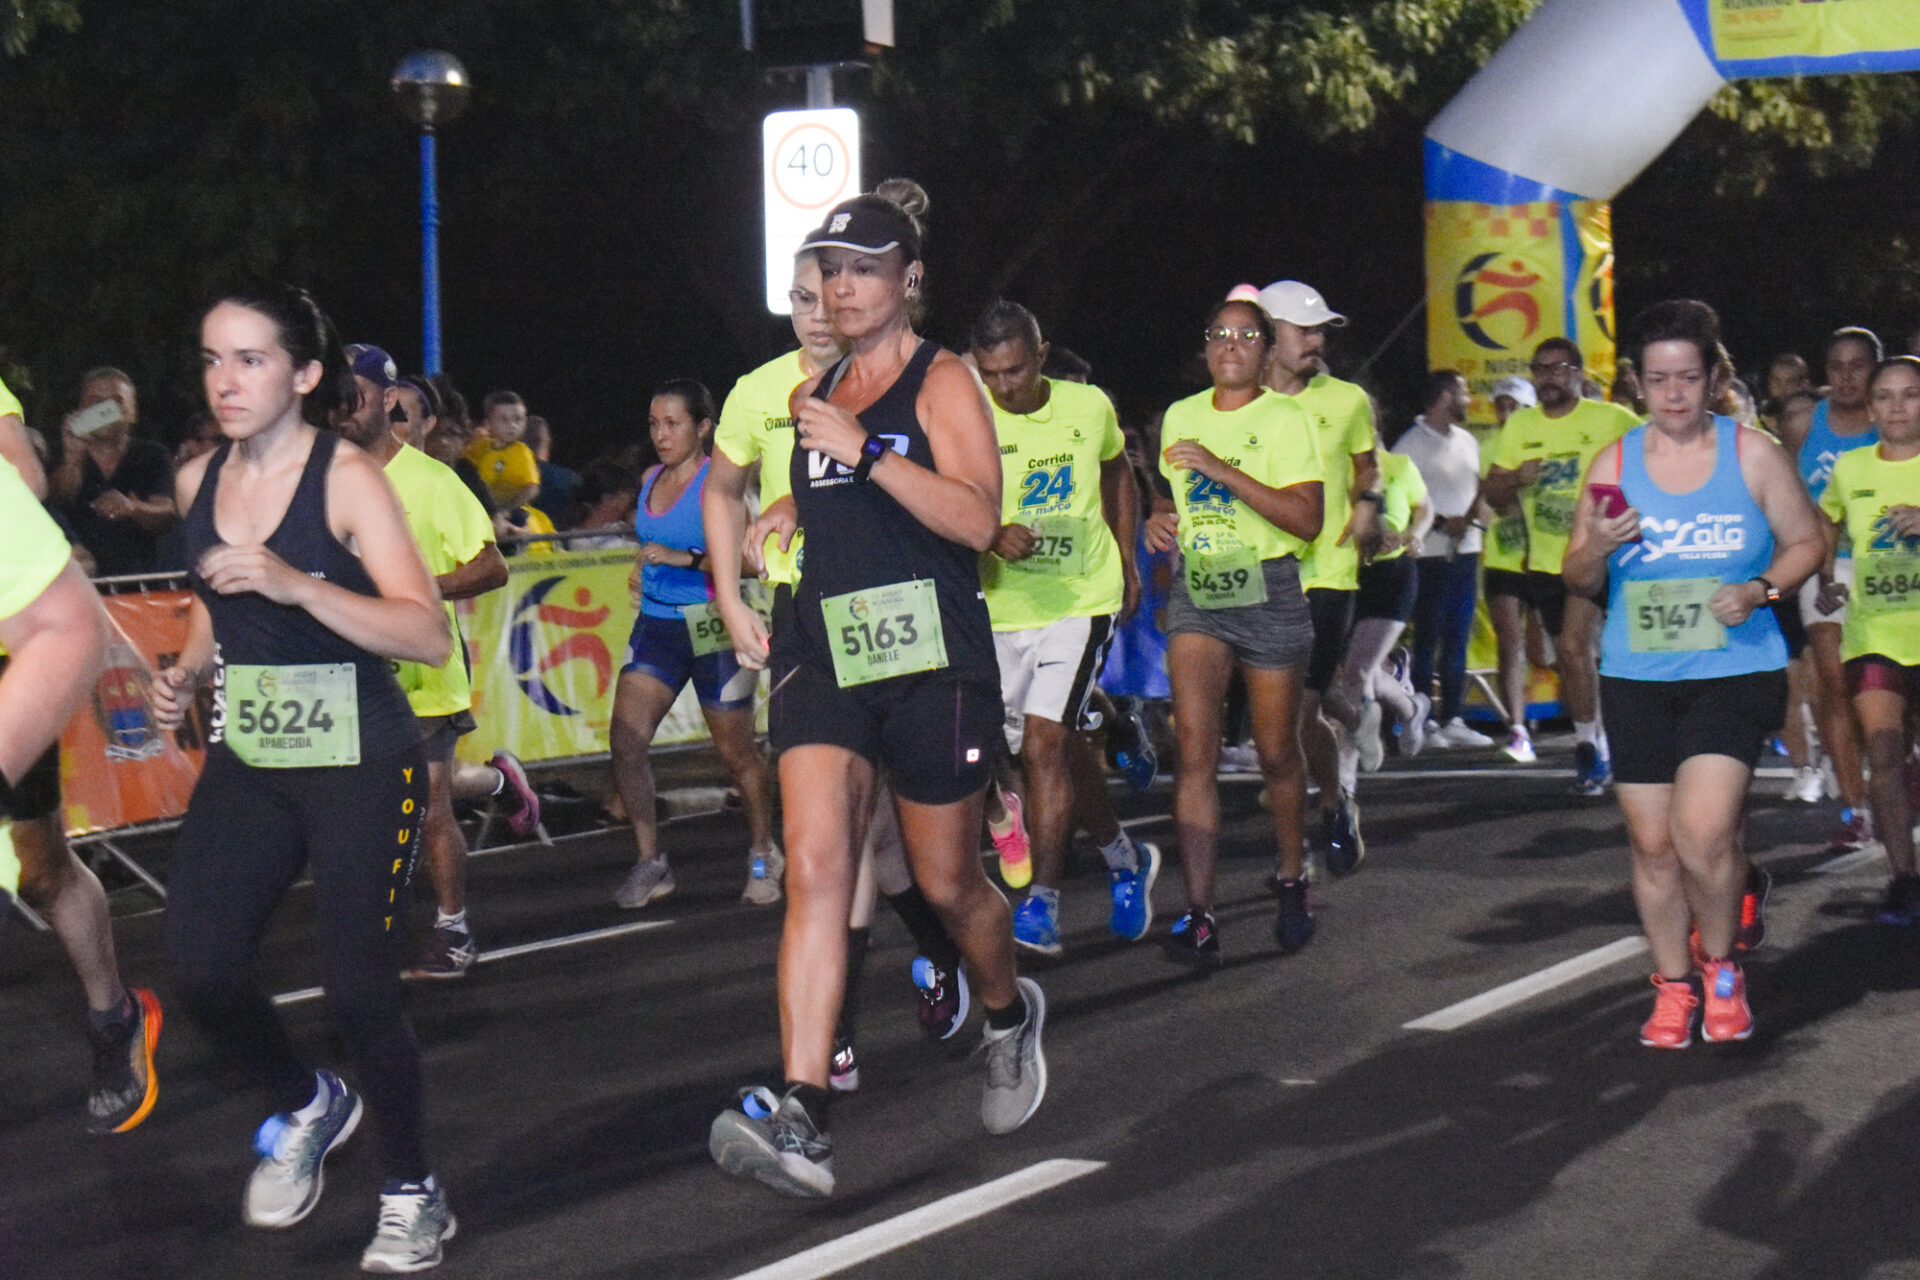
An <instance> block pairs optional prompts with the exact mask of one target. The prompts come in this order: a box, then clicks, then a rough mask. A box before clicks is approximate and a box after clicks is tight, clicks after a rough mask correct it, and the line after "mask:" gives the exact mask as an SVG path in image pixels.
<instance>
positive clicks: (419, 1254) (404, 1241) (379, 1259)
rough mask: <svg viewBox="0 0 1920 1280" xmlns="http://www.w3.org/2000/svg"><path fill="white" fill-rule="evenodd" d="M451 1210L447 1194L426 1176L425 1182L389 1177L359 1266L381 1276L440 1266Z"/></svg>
mask: <svg viewBox="0 0 1920 1280" xmlns="http://www.w3.org/2000/svg"><path fill="white" fill-rule="evenodd" d="M458 1225H459V1224H458V1223H456V1222H455V1221H454V1218H453V1210H451V1209H449V1208H447V1193H446V1191H445V1190H443V1189H442V1188H441V1186H440V1184H439V1183H438V1182H436V1181H435V1180H434V1179H433V1178H431V1177H429V1178H428V1179H427V1180H426V1181H425V1182H402V1181H400V1180H399V1179H398V1178H388V1179H387V1185H386V1189H385V1190H384V1191H382V1192H381V1193H380V1223H379V1225H378V1226H377V1227H376V1228H374V1232H373V1243H371V1244H369V1245H368V1246H367V1251H366V1252H365V1253H363V1254H361V1255H360V1269H361V1270H362V1271H372V1272H376V1273H378V1274H380V1275H405V1274H407V1273H408V1272H411V1271H426V1270H428V1269H430V1268H432V1267H437V1266H439V1265H440V1262H441V1259H442V1258H443V1257H444V1256H445V1255H444V1254H443V1253H442V1251H441V1246H442V1245H444V1244H445V1243H446V1242H447V1241H449V1240H451V1239H453V1233H454V1229H455V1227H457V1226H458Z"/></svg>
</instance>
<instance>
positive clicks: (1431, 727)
mask: <svg viewBox="0 0 1920 1280" xmlns="http://www.w3.org/2000/svg"><path fill="white" fill-rule="evenodd" d="M1421 737H1422V738H1423V739H1425V741H1426V744H1427V745H1428V746H1429V747H1432V748H1433V749H1434V750H1435V751H1445V750H1446V749H1447V748H1448V747H1451V746H1452V745H1453V744H1452V743H1451V742H1448V741H1447V735H1446V734H1444V733H1441V732H1440V725H1439V722H1437V721H1435V720H1433V719H1432V718H1431V717H1429V718H1428V720H1427V727H1426V732H1425V733H1423V734H1422V735H1421Z"/></svg>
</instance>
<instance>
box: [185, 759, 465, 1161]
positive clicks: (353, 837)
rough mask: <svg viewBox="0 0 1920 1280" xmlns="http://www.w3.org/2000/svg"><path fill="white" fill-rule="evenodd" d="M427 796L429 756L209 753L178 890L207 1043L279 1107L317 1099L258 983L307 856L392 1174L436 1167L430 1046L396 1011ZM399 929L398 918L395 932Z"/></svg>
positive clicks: (330, 972)
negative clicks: (423, 1073)
mask: <svg viewBox="0 0 1920 1280" xmlns="http://www.w3.org/2000/svg"><path fill="white" fill-rule="evenodd" d="M426 803H427V767H426V760H425V757H424V756H423V755H422V754H421V751H420V748H419V747H418V746H417V745H416V746H412V747H409V748H408V749H406V750H405V751H402V752H400V753H399V754H397V755H390V756H388V757H387V758H385V759H384V760H377V761H373V762H371V763H365V764H360V765H354V766H351V767H343V768H329V769H256V768H253V767H252V766H250V765H245V764H242V763H240V761H238V760H237V759H235V758H234V757H233V755H232V754H231V753H230V752H228V751H226V750H225V749H224V748H220V747H215V748H214V749H213V750H211V751H209V752H208V753H207V767H206V771H205V772H204V773H202V774H201V775H200V783H199V785H198V786H197V787H195V788H194V792H193V801H192V803H191V804H190V805H189V806H188V808H187V816H186V821H185V822H184V823H183V824H182V825H181V828H180V835H179V839H178V840H177V841H176V843H175V848H174V857H173V866H172V869H171V873H170V875H169V877H168V886H167V893H168V896H167V912H166V920H167V948H168V951H169V952H170V954H171V956H172V960H173V971H174V980H175V982H176V984H177V985H178V987H179V993H180V996H181V999H182V1001H183V1002H184V1003H185V1005H186V1007H187V1011H188V1012H189V1013H190V1014H191V1015H192V1016H193V1019H194V1021H195V1022H196V1023H197V1024H198V1025H199V1027H200V1030H201V1032H202V1034H204V1035H205V1036H206V1037H207V1039H208V1040H209V1041H211V1042H212V1043H213V1045H214V1047H215V1048H216V1049H218V1050H219V1051H220V1052H221V1053H222V1054H224V1055H225V1056H226V1057H227V1058H229V1059H231V1060H232V1061H233V1062H234V1063H235V1064H236V1065H238V1066H239V1067H240V1069H241V1070H242V1071H244V1072H246V1074H247V1075H249V1076H251V1077H252V1078H253V1079H254V1080H255V1081H256V1082H258V1083H259V1084H261V1085H263V1086H264V1087H265V1088H266V1089H267V1091H268V1095H269V1098H270V1100H271V1105H272V1107H273V1110H274V1111H276V1112H279V1111H294V1110H297V1109H299V1108H300V1107H303V1106H305V1105H306V1104H307V1103H308V1102H309V1101H310V1100H312V1098H313V1091H314V1079H313V1068H312V1067H310V1066H308V1065H307V1064H306V1063H305V1062H304V1061H302V1060H301V1058H300V1056H299V1054H298V1053H296V1052H295V1050H294V1047H293V1044H292V1042H291V1041H290V1040H289V1039H288V1038H287V1032H286V1028H285V1027H284V1026H283V1025H282V1024H281V1021H280V1017H279V1015H278V1014H276V1013H275V1012H274V1009H273V1004H272V1002H271V1001H269V1000H268V998H267V996H266V995H265V993H263V992H262V991H261V990H260V987H259V984H258V983H257V982H256V981H255V980H254V975H253V961H254V956H255V954H256V951H257V949H258V946H259V941H260V935H261V934H262V933H263V932H264V931H265V929H266V926H267V918H268V917H269V916H271V915H272V914H273V909H274V907H275V906H276V905H278V903H279V901H280V899H281V898H282V897H283V896H284V895H285V894H286V891H287V888H288V886H290V885H291V884H292V883H293V881H294V879H295V878H296V877H297V876H298V875H299V874H300V870H301V868H302V867H304V866H306V865H307V864H308V863H309V862H311V863H312V866H313V889H314V893H313V903H314V907H313V909H314V932H315V935H316V946H317V948H318V952H319V959H320V980H321V982H322V983H323V984H324V985H325V986H326V990H327V1007H328V1011H329V1014H330V1016H331V1017H332V1020H333V1023H334V1026H335V1029H336V1030H337V1031H338V1033H339V1035H340V1038H341V1040H342V1041H344V1042H345V1043H346V1046H347V1049H348V1052H349V1053H350V1054H351V1055H352V1058H353V1063H354V1067H355V1071H356V1074H357V1075H358V1077H359V1082H360V1087H361V1089H362V1090H364V1091H365V1093H366V1097H367V1101H368V1103H369V1104H370V1106H371V1108H372V1111H373V1118H374V1122H375V1128H376V1130H377V1132H378V1135H379V1146H380V1161H381V1164H382V1166H383V1168H384V1171H385V1173H386V1175H387V1176H388V1177H390V1178H402V1179H406V1180H408V1181H415V1180H418V1179H421V1178H424V1177H426V1176H427V1174H428V1173H429V1172H430V1170H429V1169H428V1166H427V1157H426V1150H425V1147H424V1144H423V1142H422V1137H421V1128H422V1124H421V1100H420V1047H419V1045H418V1044H417V1043H416V1042H415V1041H414V1038H413V1029H412V1027H411V1026H409V1025H408V1023H407V1020H406V1017H405V1015H404V1014H403V1013H402V1011H401V1007H400V961H401V940H402V938H403V937H404V934H405V922H404V920H403V918H402V917H403V916H404V914H405V911H406V904H407V901H408V899H407V897H406V895H405V894H404V893H402V892H401V890H403V889H404V888H405V887H406V884H407V880H408V878H409V877H410V876H411V875H412V872H413V860H414V853H415V851H416V850H417V849H418V848H419V838H420V837H419V829H420V814H421V811H422V810H423V809H424V808H425V807H426ZM396 924H398V925H399V927H398V928H396V927H395V926H396Z"/></svg>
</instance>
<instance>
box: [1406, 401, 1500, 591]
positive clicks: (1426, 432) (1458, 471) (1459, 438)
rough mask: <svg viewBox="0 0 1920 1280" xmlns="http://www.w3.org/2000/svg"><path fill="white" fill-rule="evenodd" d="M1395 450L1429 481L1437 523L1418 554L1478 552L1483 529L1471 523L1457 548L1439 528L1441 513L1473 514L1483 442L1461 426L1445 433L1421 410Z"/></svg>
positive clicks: (1477, 491) (1437, 554)
mask: <svg viewBox="0 0 1920 1280" xmlns="http://www.w3.org/2000/svg"><path fill="white" fill-rule="evenodd" d="M1393 451H1394V452H1395V453H1403V454H1405V455H1406V456H1407V457H1409V458H1411V459H1413V465H1414V466H1415V467H1418V468H1419V470H1420V478H1421V479H1422V480H1424V481H1426V482H1427V501H1429V502H1430V503H1432V504H1433V514H1434V526H1433V528H1432V529H1431V530H1429V531H1428V532H1427V536H1426V538H1425V539H1424V540H1423V541H1422V542H1421V544H1420V551H1419V554H1420V555H1423V556H1447V555H1452V554H1454V552H1455V551H1458V552H1459V554H1461V555H1463V556H1470V555H1477V554H1479V551H1480V530H1478V529H1475V528H1472V527H1469V528H1468V529H1467V533H1466V536H1465V537H1463V538H1461V539H1460V545H1459V546H1458V547H1457V548H1456V547H1455V546H1454V545H1453V539H1452V538H1449V537H1448V536H1447V535H1446V534H1444V533H1442V532H1441V531H1440V521H1439V518H1440V517H1441V516H1468V517H1471V516H1472V515H1473V498H1474V495H1475V494H1477V493H1479V492H1480V442H1479V441H1478V440H1476V439H1474V436H1473V433H1472V432H1471V431H1467V430H1466V429H1464V428H1462V427H1459V426H1453V427H1449V428H1448V429H1447V430H1446V432H1445V433H1442V432H1440V431H1438V430H1436V429H1435V428H1433V427H1431V426H1429V425H1428V424H1427V419H1426V415H1425V414H1422V415H1421V416H1420V417H1417V418H1415V419H1414V420H1413V425H1412V426H1411V427H1408V428H1407V430H1406V432H1405V433H1404V434H1403V435H1402V436H1401V437H1400V440H1399V443H1397V444H1395V445H1394V446H1393Z"/></svg>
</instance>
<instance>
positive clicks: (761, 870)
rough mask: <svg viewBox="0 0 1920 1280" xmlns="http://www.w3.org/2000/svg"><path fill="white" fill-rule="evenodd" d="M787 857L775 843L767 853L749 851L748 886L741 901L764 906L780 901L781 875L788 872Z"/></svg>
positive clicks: (741, 896)
mask: <svg viewBox="0 0 1920 1280" xmlns="http://www.w3.org/2000/svg"><path fill="white" fill-rule="evenodd" d="M786 870H787V859H786V857H785V855H783V854H782V853H781V852H780V846H779V845H777V844H776V845H774V846H773V847H772V848H771V849H769V850H768V851H767V852H766V853H754V852H752V851H748V853H747V887H746V889H745V890H744V891H743V892H742V893H741V894H740V901H742V902H751V903H753V904H754V905H755V906H759V907H764V906H766V905H768V904H769V903H774V902H778V901H780V877H781V876H783V875H785V874H786Z"/></svg>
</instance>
